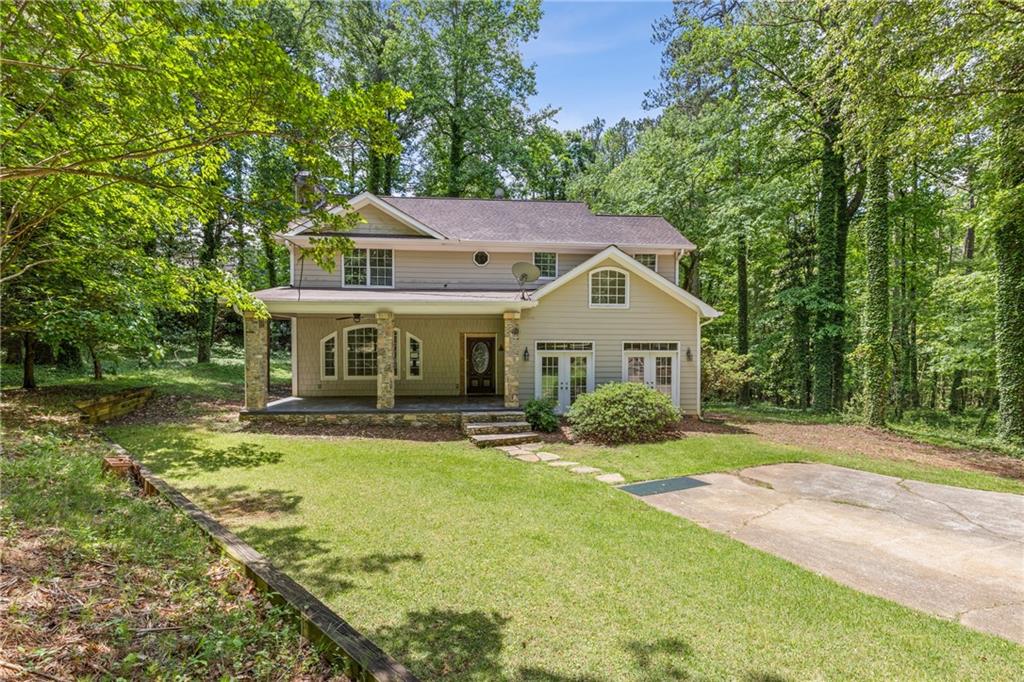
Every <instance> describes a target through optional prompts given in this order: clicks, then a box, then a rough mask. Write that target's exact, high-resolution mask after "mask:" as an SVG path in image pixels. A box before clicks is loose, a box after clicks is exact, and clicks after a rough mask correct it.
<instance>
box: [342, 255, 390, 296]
mask: <svg viewBox="0 0 1024 682" xmlns="http://www.w3.org/2000/svg"><path fill="white" fill-rule="evenodd" d="M341 270H342V282H343V283H344V285H345V286H347V287H393V286H394V285H395V254H394V252H393V251H392V250H391V249H353V250H352V251H351V252H350V253H346V254H345V255H344V256H342V258H341Z"/></svg>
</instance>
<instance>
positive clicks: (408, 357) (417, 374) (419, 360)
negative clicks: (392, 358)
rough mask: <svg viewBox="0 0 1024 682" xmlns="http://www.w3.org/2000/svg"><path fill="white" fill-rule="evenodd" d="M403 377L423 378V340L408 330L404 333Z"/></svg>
mask: <svg viewBox="0 0 1024 682" xmlns="http://www.w3.org/2000/svg"><path fill="white" fill-rule="evenodd" d="M405 377H406V379H413V380H416V379H422V378H423V342H422V341H420V339H419V337H417V336H413V335H412V334H410V333H409V332H406V333H405Z"/></svg>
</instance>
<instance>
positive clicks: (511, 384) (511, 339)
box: [502, 312, 523, 407]
mask: <svg viewBox="0 0 1024 682" xmlns="http://www.w3.org/2000/svg"><path fill="white" fill-rule="evenodd" d="M502 317H503V318H504V320H505V343H504V345H505V407H519V363H520V362H522V358H521V354H522V352H523V351H522V348H520V344H519V313H518V312H509V313H504V314H503V315H502Z"/></svg>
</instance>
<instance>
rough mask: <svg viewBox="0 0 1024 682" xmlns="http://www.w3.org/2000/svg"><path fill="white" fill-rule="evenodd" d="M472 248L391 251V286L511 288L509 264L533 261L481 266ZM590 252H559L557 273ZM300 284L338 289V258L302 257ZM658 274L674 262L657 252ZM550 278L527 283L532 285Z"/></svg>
mask: <svg viewBox="0 0 1024 682" xmlns="http://www.w3.org/2000/svg"><path fill="white" fill-rule="evenodd" d="M473 253H474V252H473V251H408V250H401V249H398V250H395V252H394V254H395V259H394V266H395V288H397V289H453V290H463V291H465V290H471V289H477V290H480V289H490V290H495V289H497V290H505V289H509V290H515V289H517V288H518V284H517V283H516V280H515V278H514V277H513V276H512V266H513V265H514V264H515V263H518V262H519V261H527V262H530V263H532V262H533V252H532V251H524V252H513V253H503V252H497V251H492V252H488V254H489V255H490V261H489V262H488V263H487V265H485V266H483V267H481V266H478V265H476V264H475V263H474V262H473ZM593 255H594V254H593V253H559V254H558V276H559V277H561V276H562V275H564V274H566V273H568V272H570V271H571V270H572V269H573V268H576V267H578V266H579V265H580V264H582V263H583V262H585V261H586V260H587V259H588V258H590V257H591V256H593ZM294 268H295V270H294V272H293V273H292V275H293V277H292V286H299V270H300V264H299V262H298V261H296V262H295V265H294ZM301 270H302V283H301V286H304V287H311V288H324V289H333V288H341V258H340V256H339V257H338V258H337V259H336V262H335V269H334V272H326V271H325V270H322V269H321V268H320V267H319V266H318V265H317V264H316V263H314V262H313V261H312V260H310V259H308V258H307V259H306V260H305V263H304V264H302V267H301ZM657 272H658V274H659V275H661V276H662V277H664V278H665V279H667V280H668V281H670V282H672V283H673V284H675V283H676V282H675V276H676V271H675V261H674V260H673V257H672V256H670V255H668V254H658V269H657ZM549 281H551V280H543V281H541V282H534V283H531V284H530V285H529V286H528V287H527V288H536V287H537V286H540V285H543V284H546V283H547V282H549Z"/></svg>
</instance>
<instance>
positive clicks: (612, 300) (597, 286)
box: [590, 268, 629, 308]
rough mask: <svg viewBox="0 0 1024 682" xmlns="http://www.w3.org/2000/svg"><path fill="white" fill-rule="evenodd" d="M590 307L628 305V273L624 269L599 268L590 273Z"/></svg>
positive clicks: (621, 306)
mask: <svg viewBox="0 0 1024 682" xmlns="http://www.w3.org/2000/svg"><path fill="white" fill-rule="evenodd" d="M590 307H591V308H628V307H629V275H628V274H626V271H625V270H619V269H618V268H600V269H598V270H594V271H593V272H591V273H590Z"/></svg>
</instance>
